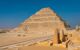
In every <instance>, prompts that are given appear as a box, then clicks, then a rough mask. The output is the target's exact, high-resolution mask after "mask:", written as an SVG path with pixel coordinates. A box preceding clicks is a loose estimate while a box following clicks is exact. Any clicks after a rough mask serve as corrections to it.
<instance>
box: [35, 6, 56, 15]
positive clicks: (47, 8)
mask: <svg viewBox="0 0 80 50" xmlns="http://www.w3.org/2000/svg"><path fill="white" fill-rule="evenodd" d="M47 13H50V14H55V12H54V11H53V10H52V9H51V8H50V7H45V8H42V9H40V11H38V12H37V13H36V14H47Z"/></svg>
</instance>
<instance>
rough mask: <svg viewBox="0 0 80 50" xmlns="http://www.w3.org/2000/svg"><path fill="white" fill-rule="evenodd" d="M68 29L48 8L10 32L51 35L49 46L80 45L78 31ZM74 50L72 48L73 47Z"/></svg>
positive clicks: (79, 31) (79, 30)
mask: <svg viewBox="0 0 80 50" xmlns="http://www.w3.org/2000/svg"><path fill="white" fill-rule="evenodd" d="M67 28H70V27H69V25H67V23H65V22H64V21H63V20H62V19H61V18H60V17H59V16H58V15H57V14H56V13H55V12H54V11H52V10H51V9H50V8H49V7H48V8H43V9H41V10H40V11H38V12H37V13H35V14H34V15H32V16H30V17H29V18H28V19H27V20H25V21H24V22H23V23H21V24H20V25H19V26H18V27H17V28H15V29H13V30H12V31H11V32H19V33H20V32H22V33H25V34H31V33H32V34H34V33H37V34H38V33H39V34H43V33H45V34H47V33H49V34H53V38H52V39H51V40H52V43H51V45H54V44H63V42H65V46H66V47H68V46H73V44H75V46H76V45H77V46H78V45H80V34H79V33H80V29H79V28H78V29H77V30H76V29H75V30H68V29H67ZM73 48H74V47H73Z"/></svg>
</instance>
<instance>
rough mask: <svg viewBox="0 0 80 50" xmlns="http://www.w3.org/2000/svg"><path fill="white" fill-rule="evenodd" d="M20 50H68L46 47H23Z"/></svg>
mask: <svg viewBox="0 0 80 50" xmlns="http://www.w3.org/2000/svg"><path fill="white" fill-rule="evenodd" d="M19 50H67V49H66V48H60V47H46V46H29V47H26V46H25V47H21V48H19Z"/></svg>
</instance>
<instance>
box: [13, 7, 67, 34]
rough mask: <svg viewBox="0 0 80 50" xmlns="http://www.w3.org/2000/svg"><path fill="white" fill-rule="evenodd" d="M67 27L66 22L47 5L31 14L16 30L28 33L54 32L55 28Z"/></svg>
mask: <svg viewBox="0 0 80 50" xmlns="http://www.w3.org/2000/svg"><path fill="white" fill-rule="evenodd" d="M65 28H66V24H65V22H64V21H63V20H62V19H61V18H60V17H59V16H58V15H57V14H56V13H55V12H54V11H53V10H52V9H51V8H49V7H47V8H42V9H41V10H40V11H38V12H36V13H35V14H33V15H32V16H30V17H29V18H28V19H27V20H25V21H24V22H23V23H21V24H20V25H19V26H18V27H17V28H15V29H14V30H15V31H16V32H26V33H53V32H54V30H55V29H65ZM14 30H13V31H14Z"/></svg>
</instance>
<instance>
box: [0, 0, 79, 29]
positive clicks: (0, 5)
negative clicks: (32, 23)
mask: <svg viewBox="0 0 80 50" xmlns="http://www.w3.org/2000/svg"><path fill="white" fill-rule="evenodd" d="M45 7H51V9H53V11H55V12H56V13H57V14H58V15H59V16H60V17H62V19H64V20H65V21H67V22H68V23H69V24H70V25H71V26H72V27H75V26H76V25H78V24H80V0H0V28H13V27H17V26H18V25H19V24H20V23H21V22H23V21H24V20H25V19H27V18H28V17H29V16H31V15H32V14H35V13H36V11H38V10H40V9H41V8H45Z"/></svg>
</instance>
